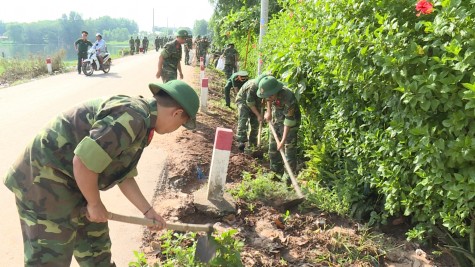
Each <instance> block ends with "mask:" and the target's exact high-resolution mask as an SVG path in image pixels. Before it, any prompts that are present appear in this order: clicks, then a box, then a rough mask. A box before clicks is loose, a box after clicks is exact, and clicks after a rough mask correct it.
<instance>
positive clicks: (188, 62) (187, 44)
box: [185, 36, 193, 65]
mask: <svg viewBox="0 0 475 267" xmlns="http://www.w3.org/2000/svg"><path fill="white" fill-rule="evenodd" d="M192 48H193V41H192V37H191V36H190V37H188V38H186V42H185V65H191V60H190V51H191V49H192Z"/></svg>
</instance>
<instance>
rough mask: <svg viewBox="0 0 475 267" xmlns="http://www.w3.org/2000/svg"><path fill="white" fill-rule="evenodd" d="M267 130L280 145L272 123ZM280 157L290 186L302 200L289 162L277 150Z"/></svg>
mask: <svg viewBox="0 0 475 267" xmlns="http://www.w3.org/2000/svg"><path fill="white" fill-rule="evenodd" d="M269 128H270V129H271V131H272V135H273V136H274V139H275V141H277V142H278V143H280V141H279V136H277V132H276V131H275V128H274V124H273V123H272V122H269ZM279 152H280V155H281V156H282V160H283V161H284V166H285V169H286V170H287V173H288V174H289V176H290V180H291V181H292V185H293V186H294V189H295V192H296V193H297V196H298V197H299V198H304V195H303V194H302V190H300V186H299V185H298V183H297V179H296V178H295V175H294V172H293V171H292V168H291V167H290V164H289V162H288V161H287V157H286V156H285V153H284V151H282V149H281V150H279Z"/></svg>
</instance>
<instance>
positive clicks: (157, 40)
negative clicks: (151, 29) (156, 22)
mask: <svg viewBox="0 0 475 267" xmlns="http://www.w3.org/2000/svg"><path fill="white" fill-rule="evenodd" d="M158 49H160V39H158V36H157V37H155V51H156V52H158Z"/></svg>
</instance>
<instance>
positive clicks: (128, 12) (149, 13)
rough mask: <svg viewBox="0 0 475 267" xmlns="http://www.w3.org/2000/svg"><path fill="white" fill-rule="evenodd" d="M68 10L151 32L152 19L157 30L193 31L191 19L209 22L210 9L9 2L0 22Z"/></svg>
mask: <svg viewBox="0 0 475 267" xmlns="http://www.w3.org/2000/svg"><path fill="white" fill-rule="evenodd" d="M71 11H75V12H77V13H79V14H81V17H82V18H83V19H89V18H92V19H95V18H98V17H102V16H110V17H112V18H126V19H130V20H134V21H135V22H137V24H138V26H139V29H140V31H151V30H152V26H153V24H154V20H155V26H158V27H166V26H167V23H168V26H169V27H190V28H192V29H193V24H194V22H195V20H201V19H204V20H207V21H209V19H210V18H211V15H212V14H213V6H211V4H210V3H209V0H155V1H154V0H132V1H129V0H124V1H117V0H99V1H80V0H79V1H71V0H43V1H39V0H13V1H8V3H7V4H3V5H2V7H1V8H0V21H3V22H35V21H39V20H55V19H59V18H61V16H62V15H63V14H66V15H69V13H70V12H71ZM154 13H155V16H154V15H153V14H154ZM154 18H155V19H154Z"/></svg>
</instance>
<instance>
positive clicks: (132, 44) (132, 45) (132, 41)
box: [129, 36, 135, 55]
mask: <svg viewBox="0 0 475 267" xmlns="http://www.w3.org/2000/svg"><path fill="white" fill-rule="evenodd" d="M129 47H130V55H133V54H134V51H135V41H134V37H132V36H130V39H129Z"/></svg>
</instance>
